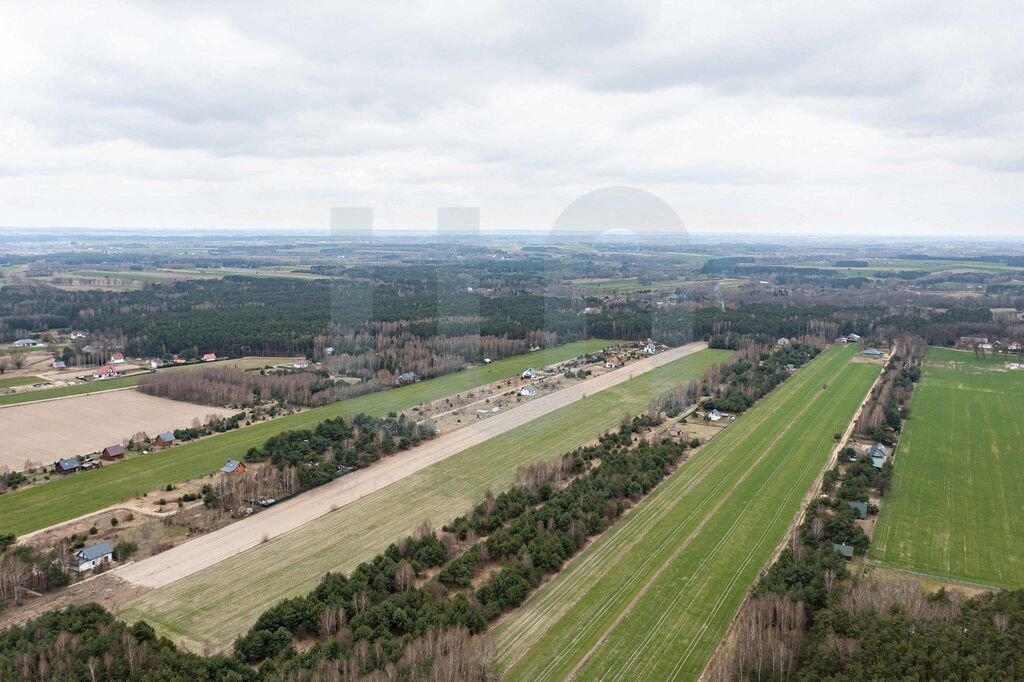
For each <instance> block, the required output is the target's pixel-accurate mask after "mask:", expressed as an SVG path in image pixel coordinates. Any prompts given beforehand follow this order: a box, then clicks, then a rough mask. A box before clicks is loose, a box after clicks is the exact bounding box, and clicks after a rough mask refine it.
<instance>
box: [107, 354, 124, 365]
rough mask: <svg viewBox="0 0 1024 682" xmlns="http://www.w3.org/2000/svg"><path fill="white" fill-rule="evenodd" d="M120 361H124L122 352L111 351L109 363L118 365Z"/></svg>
mask: <svg viewBox="0 0 1024 682" xmlns="http://www.w3.org/2000/svg"><path fill="white" fill-rule="evenodd" d="M122 363H124V353H111V354H110V364H112V365H120V364H122Z"/></svg>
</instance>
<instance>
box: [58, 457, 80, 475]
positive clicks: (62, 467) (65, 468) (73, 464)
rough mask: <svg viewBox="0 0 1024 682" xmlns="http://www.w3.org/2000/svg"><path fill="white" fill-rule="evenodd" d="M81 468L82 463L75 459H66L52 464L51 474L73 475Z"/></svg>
mask: <svg viewBox="0 0 1024 682" xmlns="http://www.w3.org/2000/svg"><path fill="white" fill-rule="evenodd" d="M81 468H82V462H81V460H79V459H78V458H77V457H67V458H66V459H59V460H57V461H56V462H54V463H53V473H55V474H60V475H61V476H67V475H68V474H73V473H75V472H76V471H78V470H79V469H81Z"/></svg>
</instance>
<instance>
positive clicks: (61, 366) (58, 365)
mask: <svg viewBox="0 0 1024 682" xmlns="http://www.w3.org/2000/svg"><path fill="white" fill-rule="evenodd" d="M50 366H51V367H53V368H54V369H67V368H68V366H67V363H65V362H64V361H63V360H56V359H55V360H54V361H53V362H51V363H50Z"/></svg>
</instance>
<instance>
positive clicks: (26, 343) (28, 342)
mask: <svg viewBox="0 0 1024 682" xmlns="http://www.w3.org/2000/svg"><path fill="white" fill-rule="evenodd" d="M39 345H41V344H40V343H39V342H38V341H36V340H35V339H18V340H17V341H15V342H14V347H15V348H29V347H32V346H39Z"/></svg>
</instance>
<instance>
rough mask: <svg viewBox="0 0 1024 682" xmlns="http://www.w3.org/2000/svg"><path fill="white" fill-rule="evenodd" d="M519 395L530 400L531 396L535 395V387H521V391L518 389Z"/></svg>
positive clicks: (530, 385)
mask: <svg viewBox="0 0 1024 682" xmlns="http://www.w3.org/2000/svg"><path fill="white" fill-rule="evenodd" d="M519 395H521V396H523V397H524V398H532V397H533V396H535V395H537V387H536V386H534V385H533V384H529V385H527V386H523V387H522V388H521V389H519Z"/></svg>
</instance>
